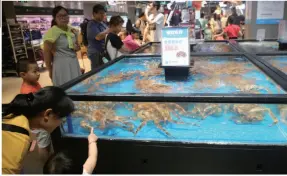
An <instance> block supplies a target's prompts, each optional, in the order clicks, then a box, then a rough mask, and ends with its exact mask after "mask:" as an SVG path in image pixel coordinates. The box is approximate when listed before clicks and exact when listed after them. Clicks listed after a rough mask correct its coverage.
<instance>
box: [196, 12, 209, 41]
mask: <svg viewBox="0 0 287 176" xmlns="http://www.w3.org/2000/svg"><path fill="white" fill-rule="evenodd" d="M198 21H199V22H200V26H201V31H202V34H203V38H204V30H205V29H206V27H207V23H208V21H207V19H206V18H205V15H204V13H201V14H200V18H199V19H198Z"/></svg>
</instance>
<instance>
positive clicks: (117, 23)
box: [106, 16, 131, 60]
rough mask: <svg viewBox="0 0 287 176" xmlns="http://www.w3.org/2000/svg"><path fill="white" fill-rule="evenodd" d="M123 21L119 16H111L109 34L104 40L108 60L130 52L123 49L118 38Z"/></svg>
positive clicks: (122, 44)
mask: <svg viewBox="0 0 287 176" xmlns="http://www.w3.org/2000/svg"><path fill="white" fill-rule="evenodd" d="M123 23H124V20H123V19H122V17H121V16H113V17H112V18H111V20H110V33H109V34H108V35H107V38H106V50H107V53H108V56H109V60H113V59H115V58H117V57H119V56H121V55H122V54H123V53H128V52H130V51H131V50H129V49H128V48H126V47H125V45H124V43H123V42H122V41H121V38H120V37H119V36H118V34H119V32H120V31H121V30H122V25H123Z"/></svg>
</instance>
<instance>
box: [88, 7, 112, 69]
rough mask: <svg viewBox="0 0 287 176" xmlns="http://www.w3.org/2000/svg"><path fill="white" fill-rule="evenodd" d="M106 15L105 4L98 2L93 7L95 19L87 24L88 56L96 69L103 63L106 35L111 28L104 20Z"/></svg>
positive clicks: (92, 66)
mask: <svg viewBox="0 0 287 176" xmlns="http://www.w3.org/2000/svg"><path fill="white" fill-rule="evenodd" d="M105 16H106V9H105V7H104V6H102V5H100V4H97V5H95V6H94V7H93V20H91V21H90V22H89V23H88V26H87V39H88V57H89V59H90V60H91V68H92V69H96V68H98V67H99V66H101V65H102V64H104V63H103V60H102V58H103V51H104V45H105V37H106V35H107V34H108V33H109V28H108V27H107V25H106V24H105V23H104V22H103V21H104V18H105Z"/></svg>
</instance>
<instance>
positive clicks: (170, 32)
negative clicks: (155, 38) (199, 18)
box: [161, 27, 190, 66]
mask: <svg viewBox="0 0 287 176" xmlns="http://www.w3.org/2000/svg"><path fill="white" fill-rule="evenodd" d="M161 48H162V66H189V64H190V57H189V54H190V47H189V28H188V27H171V28H163V29H162V41H161Z"/></svg>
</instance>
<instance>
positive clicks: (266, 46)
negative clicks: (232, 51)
mask: <svg viewBox="0 0 287 176" xmlns="http://www.w3.org/2000/svg"><path fill="white" fill-rule="evenodd" d="M238 45H239V46H240V47H241V48H242V49H244V50H245V51H247V52H250V53H266V52H276V51H279V49H278V48H279V43H278V42H271V41H270V42H268V41H262V42H238Z"/></svg>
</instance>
